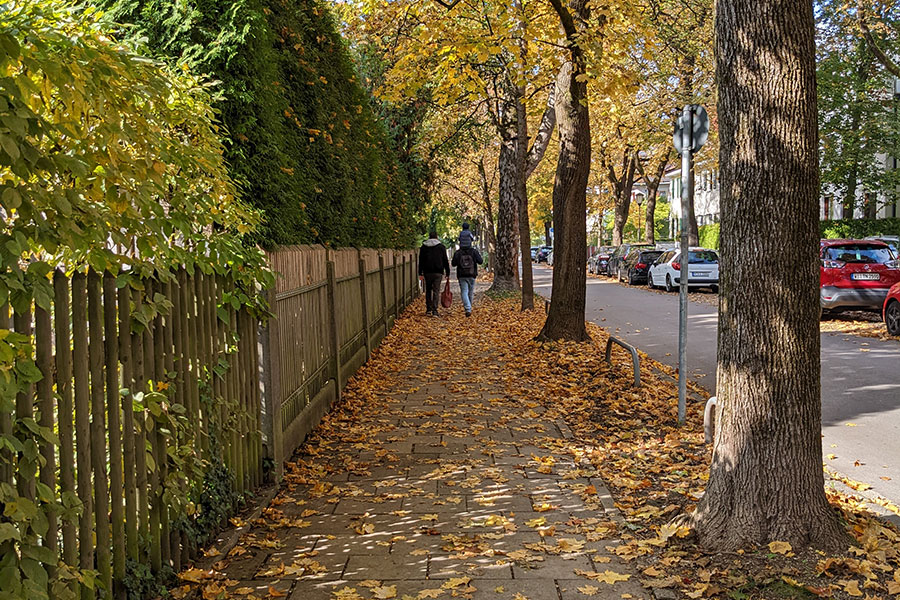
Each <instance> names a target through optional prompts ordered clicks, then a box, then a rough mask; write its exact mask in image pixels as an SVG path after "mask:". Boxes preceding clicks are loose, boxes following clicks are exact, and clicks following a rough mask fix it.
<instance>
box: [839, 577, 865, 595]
mask: <svg viewBox="0 0 900 600" xmlns="http://www.w3.org/2000/svg"><path fill="white" fill-rule="evenodd" d="M838 583H839V584H841V585H842V586H844V591H845V592H847V594H848V595H850V596H862V595H863V593H862V592H861V591H859V582H858V581H856V580H855V579H852V580H849V581H848V580H845V579H842V580H840V581H838Z"/></svg>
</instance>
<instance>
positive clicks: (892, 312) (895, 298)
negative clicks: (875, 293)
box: [881, 283, 900, 336]
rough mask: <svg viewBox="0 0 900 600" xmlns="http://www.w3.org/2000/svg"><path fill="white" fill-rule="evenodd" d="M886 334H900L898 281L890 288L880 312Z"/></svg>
mask: <svg viewBox="0 0 900 600" xmlns="http://www.w3.org/2000/svg"><path fill="white" fill-rule="evenodd" d="M881 316H882V318H884V324H885V325H887V330H888V334H890V335H896V336H900V283H898V284H897V285H895V286H894V287H892V288H891V291H889V292H888V295H887V298H885V299H884V308H883V309H882V312H881Z"/></svg>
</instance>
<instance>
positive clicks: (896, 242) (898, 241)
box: [865, 235, 900, 258]
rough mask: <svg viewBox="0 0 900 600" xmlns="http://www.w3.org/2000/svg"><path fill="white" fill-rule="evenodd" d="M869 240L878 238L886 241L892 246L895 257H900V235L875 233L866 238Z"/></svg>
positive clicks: (880, 240)
mask: <svg viewBox="0 0 900 600" xmlns="http://www.w3.org/2000/svg"><path fill="white" fill-rule="evenodd" d="M865 239H867V240H878V241H879V242H884V243H885V244H887V245H888V246H890V247H891V250H892V251H893V252H894V257H895V258H897V257H900V236H897V235H873V236H870V237H867V238H865Z"/></svg>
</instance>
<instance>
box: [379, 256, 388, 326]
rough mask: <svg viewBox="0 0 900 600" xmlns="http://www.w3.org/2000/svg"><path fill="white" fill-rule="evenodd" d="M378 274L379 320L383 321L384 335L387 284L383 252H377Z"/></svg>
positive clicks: (386, 314)
mask: <svg viewBox="0 0 900 600" xmlns="http://www.w3.org/2000/svg"><path fill="white" fill-rule="evenodd" d="M378 274H379V278H380V279H381V320H382V321H384V335H385V336H387V334H388V304H387V282H386V281H385V278H384V250H381V251H379V252H378Z"/></svg>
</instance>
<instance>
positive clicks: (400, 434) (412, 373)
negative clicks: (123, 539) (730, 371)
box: [173, 299, 900, 600]
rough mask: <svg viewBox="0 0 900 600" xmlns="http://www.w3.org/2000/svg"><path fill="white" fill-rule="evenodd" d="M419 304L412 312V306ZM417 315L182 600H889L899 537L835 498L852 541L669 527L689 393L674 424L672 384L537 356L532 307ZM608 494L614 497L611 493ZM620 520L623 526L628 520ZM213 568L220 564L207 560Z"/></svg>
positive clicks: (551, 347)
mask: <svg viewBox="0 0 900 600" xmlns="http://www.w3.org/2000/svg"><path fill="white" fill-rule="evenodd" d="M419 303H421V300H420V301H419ZM422 312H424V307H423V306H418V305H414V306H413V307H412V308H411V309H410V310H408V311H407V313H406V314H405V315H404V316H403V318H401V319H400V321H399V322H398V324H397V326H396V327H395V328H394V330H393V331H392V332H391V334H390V335H389V336H388V338H387V339H386V340H385V342H384V343H383V344H382V346H381V347H380V348H379V349H378V351H377V352H376V353H375V354H374V355H373V359H372V360H371V361H370V362H369V363H368V364H367V365H366V366H365V367H364V368H363V369H362V370H361V371H360V372H359V373H358V374H357V376H356V377H355V378H354V379H353V381H352V382H351V383H350V385H349V386H348V387H347V389H346V390H345V392H344V397H343V399H342V401H341V403H340V404H339V405H337V406H335V407H334V409H333V411H332V412H331V413H330V414H329V415H328V416H327V417H326V418H325V420H324V422H323V423H322V425H321V426H320V427H319V428H318V429H317V430H316V432H315V433H314V434H313V435H312V436H311V438H310V439H309V440H308V442H307V443H306V444H305V445H304V446H303V448H301V450H300V452H298V454H297V455H296V456H295V457H294V458H293V460H292V462H291V463H290V464H289V466H288V470H287V475H286V477H285V481H284V483H283V485H282V487H281V489H280V491H279V493H278V494H277V496H276V497H275V499H274V500H273V501H272V502H271V504H270V505H269V506H268V507H267V508H266V509H265V510H264V511H263V514H262V516H261V517H260V518H259V519H257V520H256V521H255V522H253V523H252V524H251V525H252V527H250V528H249V531H247V533H245V535H244V536H243V537H242V538H241V540H240V543H239V544H238V545H237V546H235V547H234V549H232V550H230V551H228V552H227V554H224V555H223V554H220V551H219V550H218V549H215V548H213V549H210V550H209V552H208V554H210V555H213V556H215V558H214V560H216V561H217V562H215V564H213V565H212V568H210V569H200V568H194V569H190V570H187V571H185V572H183V573H182V574H181V579H182V581H181V585H180V586H179V587H178V588H176V589H175V590H173V594H174V595H175V596H176V597H178V598H184V597H189V596H202V597H203V598H206V599H207V600H210V599H213V598H245V599H247V600H252V599H261V598H270V597H274V598H278V597H287V596H290V598H291V599H292V600H320V599H321V600H326V599H327V600H332V599H333V600H360V599H365V600H369V599H382V600H389V599H392V598H398V599H406V600H412V599H416V600H420V599H425V598H438V599H444V598H447V599H449V598H469V599H472V600H481V599H496V600H576V599H579V600H582V599H588V598H603V599H606V598H651V597H653V595H654V594H656V595H658V597H666V594H668V597H680V598H704V597H708V598H812V597H837V598H851V597H860V598H862V597H869V598H872V599H874V598H886V597H889V595H900V535H898V533H897V531H896V530H895V529H893V528H892V527H890V526H888V525H885V524H883V523H882V522H880V521H878V520H876V519H875V518H874V517H873V516H872V515H871V514H870V513H868V512H867V511H866V507H865V505H864V503H863V502H862V501H861V500H860V499H854V498H849V497H846V496H840V495H838V494H837V493H836V492H833V493H831V499H832V501H833V503H834V505H835V510H838V511H840V512H841V513H842V517H843V518H844V520H845V521H846V523H847V531H848V540H852V541H853V544H854V545H853V546H852V547H849V548H848V551H847V552H846V553H845V554H843V555H840V556H825V555H822V554H819V553H817V552H816V551H814V550H809V549H802V548H791V547H790V546H789V545H788V544H786V543H780V542H775V543H773V544H770V545H769V546H768V547H765V548H758V549H753V548H749V549H747V550H746V551H744V552H742V553H735V554H728V555H722V554H707V553H705V552H703V551H702V550H700V549H698V548H696V547H695V546H694V545H692V543H691V539H690V536H689V533H690V532H689V531H688V530H687V529H685V528H679V527H675V526H672V525H669V521H670V520H671V519H672V517H675V516H676V515H678V514H681V513H683V512H686V511H690V510H691V509H692V507H693V505H694V504H695V503H696V501H697V499H698V498H699V497H700V495H701V494H702V491H703V487H704V484H705V480H706V477H707V472H708V463H709V450H708V448H707V447H706V446H705V445H704V444H703V435H702V431H701V429H702V423H701V421H702V414H701V409H702V400H704V399H705V398H703V397H702V396H701V395H700V393H701V390H699V388H694V389H693V391H692V396H694V401H693V402H692V403H691V404H690V405H689V410H688V425H687V426H686V427H685V428H682V429H678V428H676V427H674V422H675V412H676V408H675V407H676V398H677V389H676V387H675V384H674V381H673V379H672V377H671V370H670V369H668V368H666V367H663V366H662V365H659V364H657V363H654V362H653V361H651V360H650V359H649V358H647V357H646V356H642V380H643V385H642V387H640V388H637V389H634V388H632V387H631V373H630V369H629V367H630V361H629V360H628V357H627V355H625V354H624V353H619V352H615V353H614V355H613V364H612V366H609V365H607V364H606V363H605V362H604V360H603V352H602V349H603V343H604V342H605V337H606V334H605V333H604V332H603V331H602V330H601V329H599V328H597V327H594V326H591V327H590V331H591V334H592V336H593V338H594V341H593V342H590V343H583V344H543V345H541V344H537V343H535V342H533V341H532V339H533V337H534V336H535V334H536V333H537V332H538V331H539V329H540V327H541V325H542V324H543V319H544V315H543V313H542V311H532V312H531V313H524V314H523V313H520V312H519V311H518V301H517V300H515V299H507V300H489V299H483V300H482V301H481V302H480V303H479V304H478V306H477V307H476V311H475V313H474V315H473V317H472V318H470V319H466V318H465V317H464V316H463V314H462V311H461V309H460V308H458V307H454V310H453V311H451V312H449V313H448V314H445V315H444V316H443V317H442V318H440V319H434V318H428V317H425V316H422V315H421V313H422ZM607 490H611V495H610V493H609V492H608V491H607ZM623 517H624V518H623ZM217 554H218V556H216V555H217Z"/></svg>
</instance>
